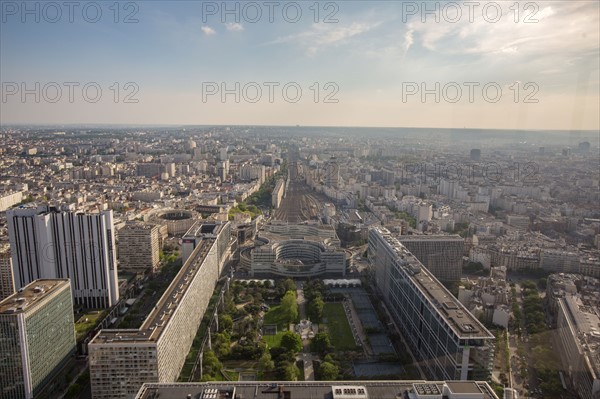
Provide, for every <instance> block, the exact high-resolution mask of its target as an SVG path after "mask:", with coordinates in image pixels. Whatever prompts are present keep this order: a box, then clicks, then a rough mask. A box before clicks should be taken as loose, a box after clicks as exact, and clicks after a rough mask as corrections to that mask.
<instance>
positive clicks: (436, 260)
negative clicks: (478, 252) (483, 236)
mask: <svg viewBox="0 0 600 399" xmlns="http://www.w3.org/2000/svg"><path fill="white" fill-rule="evenodd" d="M398 241H400V242H401V243H402V245H404V246H405V247H406V249H408V250H409V251H410V252H411V253H412V254H413V255H414V256H415V257H416V258H417V259H418V260H419V261H420V262H421V263H422V264H423V265H424V266H425V267H426V268H427V270H429V271H430V272H431V273H432V274H433V275H434V276H435V277H436V278H438V279H439V280H444V281H459V280H460V277H461V275H462V263H463V262H462V260H463V252H464V247H465V240H464V239H463V238H462V237H461V236H459V235H456V234H455V235H402V236H398Z"/></svg>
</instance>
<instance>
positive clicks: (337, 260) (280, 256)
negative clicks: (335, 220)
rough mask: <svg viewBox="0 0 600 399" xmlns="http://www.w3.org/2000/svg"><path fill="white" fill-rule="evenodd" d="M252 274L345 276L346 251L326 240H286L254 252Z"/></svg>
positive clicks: (304, 276)
mask: <svg viewBox="0 0 600 399" xmlns="http://www.w3.org/2000/svg"><path fill="white" fill-rule="evenodd" d="M250 274H251V276H252V277H264V276H271V275H275V276H282V277H295V278H306V277H315V276H337V277H340V276H345V275H346V252H345V251H344V250H342V249H340V248H337V247H335V246H332V245H329V244H328V243H327V242H326V241H325V242H316V241H307V240H283V241H279V242H273V243H267V244H264V245H261V246H259V247H257V248H254V249H253V250H252V251H251V268H250Z"/></svg>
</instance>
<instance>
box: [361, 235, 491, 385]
mask: <svg viewBox="0 0 600 399" xmlns="http://www.w3.org/2000/svg"><path fill="white" fill-rule="evenodd" d="M369 258H370V262H371V263H372V264H373V265H374V267H375V279H376V283H377V288H378V290H379V291H380V293H381V294H382V295H383V299H384V302H385V304H386V305H387V307H388V309H389V311H390V313H391V314H392V317H393V318H394V321H395V323H396V325H397V326H398V328H399V329H400V332H401V333H402V335H403V337H404V340H405V341H406V343H407V345H408V346H409V348H410V350H411V351H412V353H413V355H414V356H415V357H416V360H417V361H418V362H420V364H421V366H422V367H421V368H422V369H423V371H424V372H425V373H426V375H427V377H428V378H430V379H442V380H485V379H487V377H488V376H489V374H490V373H491V371H492V368H493V359H494V336H493V335H492V334H491V333H490V332H489V331H488V330H487V329H486V328H485V327H484V326H483V325H482V324H481V323H480V322H479V320H477V319H476V318H475V317H474V316H473V315H472V314H471V313H470V312H469V311H468V310H467V309H466V308H465V307H464V306H463V305H462V304H461V303H460V302H459V301H458V300H457V299H456V298H455V297H454V296H453V295H452V294H451V293H450V291H448V290H447V289H446V288H445V287H444V286H443V285H442V284H441V283H440V282H439V281H438V280H437V279H436V278H435V276H434V275H433V274H432V273H431V272H429V271H428V270H427V268H425V267H424V266H423V264H422V263H421V262H419V261H418V260H417V258H416V257H415V256H413V255H412V254H411V253H410V252H409V251H408V250H407V249H406V248H405V247H404V246H403V245H402V244H401V243H400V242H399V241H398V240H397V239H396V238H395V237H393V236H392V235H391V234H390V232H389V231H388V230H386V229H385V228H381V227H377V228H374V229H372V230H371V231H370V232H369Z"/></svg>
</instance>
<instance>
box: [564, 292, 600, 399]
mask: <svg viewBox="0 0 600 399" xmlns="http://www.w3.org/2000/svg"><path fill="white" fill-rule="evenodd" d="M556 327H557V331H558V338H559V342H560V346H559V348H558V349H559V353H560V357H561V360H562V363H563V365H564V366H565V367H566V372H567V376H568V377H569V379H570V383H571V384H572V385H573V387H574V388H575V391H576V392H577V394H578V395H579V397H580V398H582V399H595V398H598V397H600V319H599V318H598V315H597V314H596V312H595V311H594V310H593V307H591V306H584V304H583V303H582V301H581V299H580V298H579V297H577V296H575V295H573V294H566V295H564V297H563V298H559V299H558V315H557V321H556Z"/></svg>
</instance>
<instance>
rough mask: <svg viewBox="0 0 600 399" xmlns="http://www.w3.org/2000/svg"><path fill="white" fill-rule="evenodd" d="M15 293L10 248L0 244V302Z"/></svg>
mask: <svg viewBox="0 0 600 399" xmlns="http://www.w3.org/2000/svg"><path fill="white" fill-rule="evenodd" d="M14 292H15V281H14V279H13V271H12V259H11V256H10V247H9V246H8V245H6V244H0V301H1V300H3V299H4V298H6V297H7V296H9V295H12V294H13V293H14Z"/></svg>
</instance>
